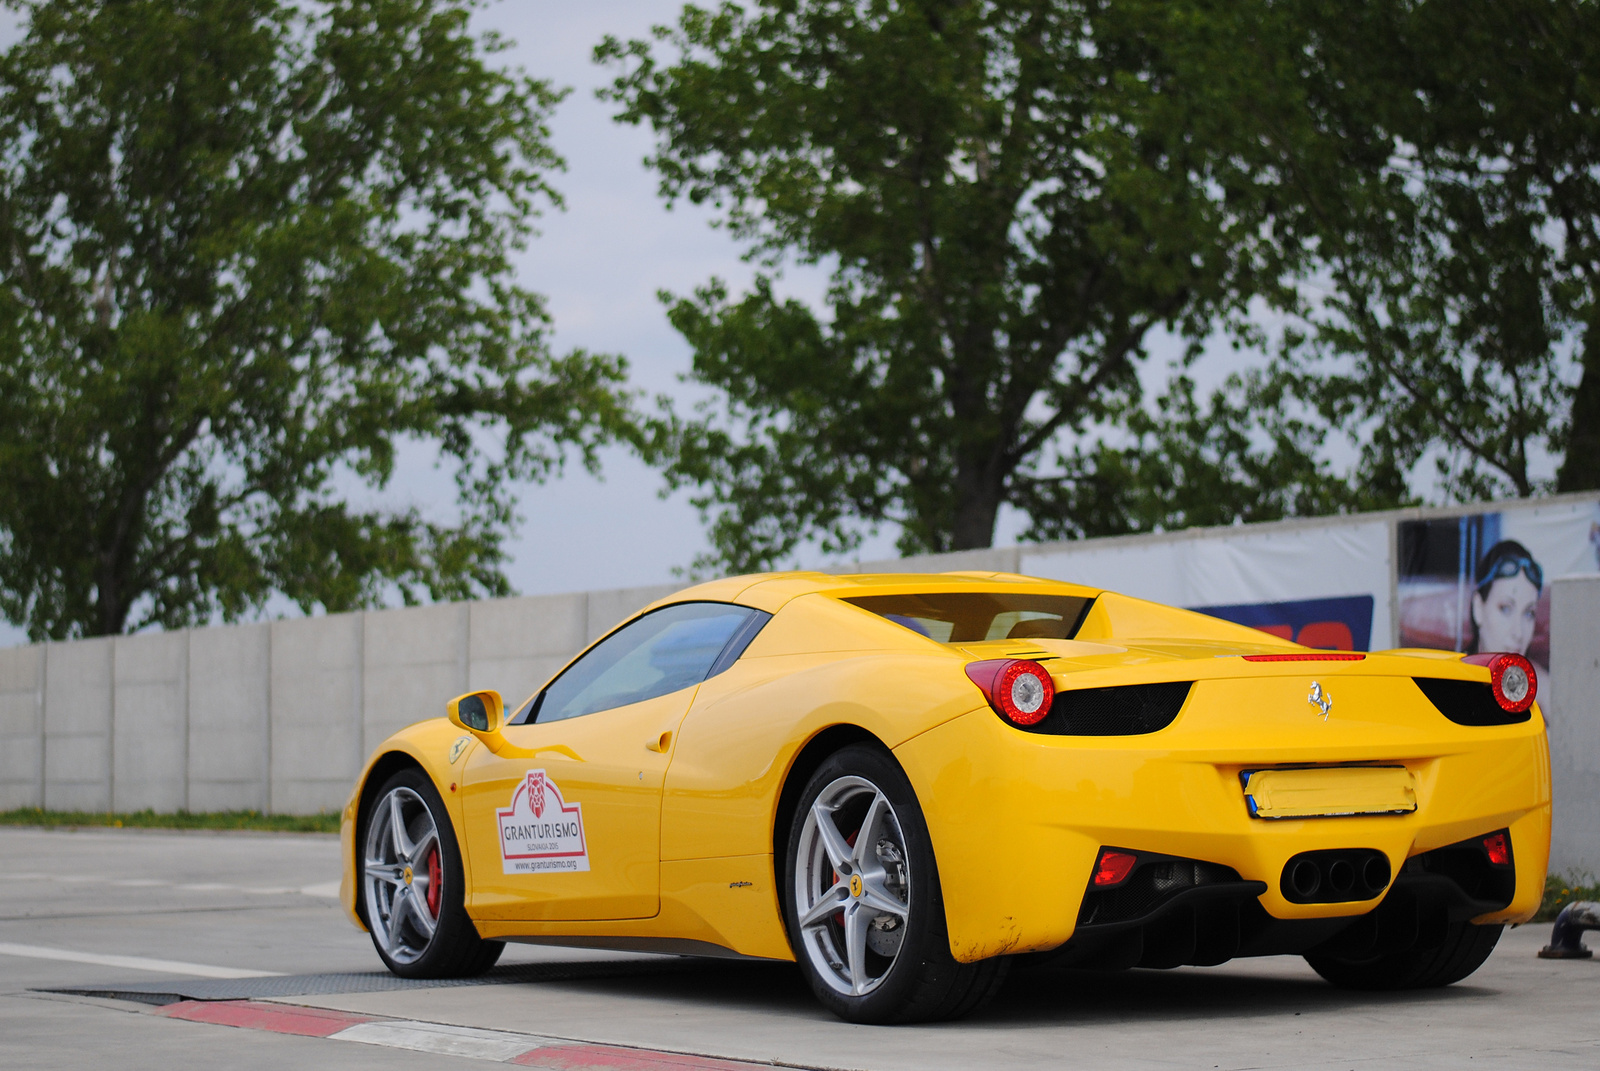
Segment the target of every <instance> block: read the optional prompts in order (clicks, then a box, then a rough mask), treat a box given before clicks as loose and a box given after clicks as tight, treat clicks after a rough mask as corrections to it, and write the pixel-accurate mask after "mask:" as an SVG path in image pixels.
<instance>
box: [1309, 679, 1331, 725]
mask: <svg viewBox="0 0 1600 1071" xmlns="http://www.w3.org/2000/svg"><path fill="white" fill-rule="evenodd" d="M1306 702H1307V703H1310V704H1311V705H1312V706H1314V707H1316V708H1317V709H1318V710H1320V711H1322V720H1323V721H1327V720H1328V715H1329V714H1330V713H1331V712H1332V711H1333V696H1331V695H1329V694H1328V693H1327V692H1325V691H1323V690H1322V683H1321V682H1320V681H1312V682H1311V694H1310V695H1308V696H1306Z"/></svg>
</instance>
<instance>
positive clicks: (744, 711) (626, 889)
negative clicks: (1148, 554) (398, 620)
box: [343, 573, 1550, 961]
mask: <svg viewBox="0 0 1600 1071" xmlns="http://www.w3.org/2000/svg"><path fill="white" fill-rule="evenodd" d="M957 591H975V592H998V591H1009V592H1017V591H1023V592H1028V593H1036V594H1054V595H1076V596H1083V597H1090V598H1093V600H1094V601H1093V603H1092V604H1091V607H1090V609H1089V612H1088V613H1087V615H1086V616H1085V618H1084V619H1083V621H1082V623H1081V625H1080V627H1079V628H1078V630H1077V633H1076V637H1075V638H1074V639H1072V640H1052V639H1005V640H993V641H985V642H979V643H964V644H957V645H952V644H943V643H937V642H935V641H934V640H932V639H930V638H928V637H926V636H924V635H922V634H920V633H918V632H915V631H913V630H911V629H910V628H906V627H903V626H901V625H899V624H896V623H895V622H893V621H891V620H889V619H887V618H884V617H881V616H878V615H877V614H874V613H871V612H869V611H867V610H865V609H861V608H859V607H857V606H853V605H850V604H849V603H846V602H843V601H841V600H842V599H844V598H857V597H863V596H873V595H887V594H897V593H906V592H915V593H924V594H926V593H938V592H957ZM691 601H718V602H734V603H738V604H740V605H744V606H749V607H753V608H756V609H759V610H762V611H763V612H765V613H768V614H772V615H773V616H772V618H771V619H770V620H769V621H768V622H767V623H766V624H765V626H764V627H763V628H762V629H761V631H760V632H759V633H758V634H757V635H756V637H755V639H754V640H753V641H752V642H751V643H750V644H749V646H748V647H747V648H746V649H745V651H744V653H743V655H742V656H741V657H740V658H739V659H738V660H737V661H735V662H734V663H733V664H732V666H731V667H729V668H728V669H726V670H725V671H723V672H721V673H718V674H717V675H715V676H712V677H711V678H710V679H708V680H705V681H704V682H703V683H701V684H699V685H697V686H695V687H691V688H685V689H682V690H681V691H678V692H674V693H670V694H669V695H667V696H663V697H660V698H658V699H654V700H648V701H646V702H643V703H639V704H635V705H634V707H633V708H621V709H618V710H611V711H603V712H600V713H597V714H590V715H586V716H583V717H579V718H574V719H570V720H567V721H558V722H553V723H549V724H542V723H540V724H532V725H519V726H508V727H506V728H505V729H504V730H503V732H502V734H501V736H500V737H499V738H498V739H499V741H500V742H499V743H498V744H496V745H494V746H491V745H490V744H488V743H484V742H480V741H478V740H476V739H474V740H473V741H472V743H471V746H470V747H468V748H466V749H465V752H464V754H462V755H459V756H458V757H457V759H456V761H455V762H453V763H452V762H450V761H449V753H450V751H451V748H452V745H454V744H455V742H456V741H457V739H458V738H459V737H461V735H462V733H461V731H460V730H459V729H458V728H456V727H455V726H453V725H452V724H450V723H449V722H448V721H446V720H445V719H442V718H441V719H438V720H436V721H430V722H425V723H422V724H419V725H416V726H411V727H409V728H407V729H405V730H402V731H401V732H399V733H397V734H396V735H395V736H394V737H392V738H391V739H390V740H389V741H387V742H385V744H384V745H383V746H382V747H380V748H379V749H378V752H377V753H375V755H374V756H373V759H372V761H371V762H370V763H369V765H368V768H367V770H365V771H363V774H362V777H361V780H360V781H359V782H358V785H357V788H356V791H355V792H354V793H353V795H352V797H351V801H350V804H349V805H348V806H347V808H346V811H345V822H344V827H343V841H344V846H345V881H344V902H345V906H346V909H347V910H348V911H350V912H351V914H352V916H353V917H356V919H357V922H358V924H359V923H360V921H361V920H360V918H359V916H358V913H357V895H356V887H355V850H356V845H355V828H356V824H357V819H358V809H359V806H360V804H361V801H362V800H363V799H364V798H367V797H368V796H370V794H371V790H372V789H375V788H376V785H375V784H372V783H370V782H371V780H372V776H371V772H372V771H373V770H374V769H376V768H378V766H379V764H388V765H384V766H383V767H382V768H383V769H389V768H391V767H392V764H393V763H394V762H396V761H413V762H415V763H416V764H417V765H419V766H421V767H422V768H423V769H424V770H425V771H426V772H427V773H428V775H429V776H430V777H431V778H432V779H433V781H434V783H435V785H436V786H438V787H439V790H440V795H441V797H442V798H443V799H445V800H446V802H447V809H448V811H449V815H450V819H451V821H452V823H453V824H454V827H455V830H456V833H457V839H458V841H459V842H460V843H461V845H462V846H463V849H464V851H463V855H464V856H465V860H464V865H465V866H467V868H468V870H467V885H468V896H467V910H468V914H469V915H470V916H471V917H472V918H473V919H474V921H475V923H476V925H477V927H478V929H479V932H480V933H481V934H482V935H483V936H484V937H486V938H500V939H510V940H534V941H550V942H556V943H571V944H588V945H595V946H601V947H608V946H614V947H640V948H660V949H664V950H670V949H674V948H679V949H682V950H699V951H707V950H711V951H714V950H718V949H720V950H724V951H726V952H730V953H734V954H739V955H746V956H759V957H765V958H772V959H791V958H793V953H792V951H791V949H790V945H789V940H788V936H787V933H786V929H785V925H784V922H783V917H782V909H781V901H782V893H781V889H780V888H779V874H780V872H781V869H782V868H781V866H778V865H777V864H776V863H775V856H774V851H775V848H779V847H781V843H782V839H783V838H784V837H785V836H786V835H787V833H788V829H787V828H780V826H782V825H783V822H782V815H781V803H782V801H783V799H784V791H785V788H786V787H788V788H790V790H791V792H792V791H793V789H794V788H795V787H796V786H794V785H791V781H792V780H793V778H794V777H795V776H796V775H795V772H794V771H795V763H796V761H797V759H798V758H799V756H800V755H801V753H802V751H803V750H804V749H805V748H806V747H807V745H808V744H810V743H812V742H813V741H816V740H818V739H819V738H822V735H821V734H824V733H830V732H839V731H845V730H847V731H849V732H851V733H855V734H859V735H861V736H863V737H865V736H870V737H872V738H874V739H876V740H877V741H879V742H880V743H881V744H882V745H883V746H884V747H886V748H888V749H890V750H891V752H892V754H893V755H894V756H895V758H896V759H897V760H898V761H899V763H900V765H901V767H902V769H903V770H904V771H905V773H906V775H907V777H908V778H909V780H910V782H911V784H912V787H913V789H914V790H915V792H916V796H917V799H918V801H919V803H920V805H921V807H922V810H923V812H924V815H925V817H926V820H927V825H928V829H929V834H930V837H931V839H932V844H933V849H934V854H935V857H936V859H937V863H938V869H939V877H940V883H941V886H942V890H943V898H944V903H945V911H946V922H947V926H948V930H949V935H950V946H951V950H952V953H953V954H954V955H955V956H956V958H957V959H959V960H962V961H972V960H976V959H981V958H985V957H988V956H994V955H1001V954H1006V953H1014V952H1025V951H1036V950H1046V949H1051V948H1056V947H1058V946H1060V945H1062V944H1063V943H1064V942H1066V941H1068V940H1069V939H1070V938H1071V937H1072V936H1073V934H1074V932H1075V928H1076V925H1077V918H1078V913H1079V906H1080V903H1081V902H1082V900H1083V897H1084V894H1085V892H1086V891H1087V889H1088V887H1089V881H1090V876H1091V871H1092V869H1093V868H1094V865H1095V862H1096V858H1097V856H1098V853H1099V852H1100V850H1101V849H1102V848H1103V847H1108V846H1112V847H1120V848H1126V849H1131V850H1135V851H1142V852H1150V853H1163V854H1167V855H1171V856H1180V857H1184V858H1191V859H1198V860H1204V861H1207V862H1210V863H1215V864H1220V865H1222V866H1226V867H1231V868H1233V869H1234V870H1236V871H1238V874H1239V875H1240V877H1241V878H1243V879H1245V880H1258V881H1261V882H1263V883H1265V884H1266V886H1267V889H1266V891H1265V892H1264V893H1262V894H1261V896H1260V898H1259V901H1260V905H1261V907H1262V908H1263V909H1264V910H1265V911H1266V912H1267V914H1268V915H1270V916H1272V917H1273V918H1276V919H1316V918H1327V917H1351V916H1357V915H1360V914H1363V913H1365V912H1368V911H1370V910H1372V908H1373V907H1374V906H1375V905H1376V904H1377V903H1378V902H1379V900H1380V899H1381V897H1374V898H1373V899H1372V900H1370V901H1367V902H1361V903H1349V902H1346V903H1335V904H1323V903H1291V902H1290V901H1289V900H1287V899H1286V898H1285V896H1284V895H1283V892H1282V890H1281V889H1280V882H1279V875H1280V873H1281V872H1282V871H1283V868H1284V865H1285V863H1286V861H1287V860H1288V859H1289V858H1290V857H1291V856H1293V855H1296V854H1297V853H1300V852H1305V851H1314V850H1318V849H1323V848H1351V847H1356V846H1360V847H1362V848H1371V849H1375V850H1377V851H1379V852H1381V853H1382V854H1383V855H1384V856H1386V857H1387V858H1388V860H1389V862H1390V865H1391V868H1392V871H1393V873H1395V874H1398V873H1399V872H1400V870H1401V868H1402V866H1403V865H1405V863H1406V861H1407V860H1408V859H1410V858H1412V857H1414V856H1416V855H1418V854H1419V853H1422V852H1427V851H1430V850H1432V849H1434V848H1438V847H1442V846H1445V845H1452V844H1456V843H1458V842H1461V841H1463V840H1465V839H1468V838H1472V837H1475V836H1480V835H1484V834H1487V833H1490V832H1492V831H1494V830H1497V829H1501V828H1505V829H1509V830H1510V833H1511V840H1512V850H1513V854H1514V857H1515V861H1516V865H1515V870H1516V886H1515V895H1514V896H1513V898H1512V900H1511V902H1510V904H1509V905H1508V906H1506V907H1505V908H1504V909H1503V910H1498V911H1496V912H1493V913H1492V914H1490V915H1484V916H1481V917H1479V918H1477V919H1476V920H1475V921H1478V922H1484V923H1488V922H1518V921H1525V920H1527V919H1528V918H1530V917H1531V916H1532V914H1533V912H1534V911H1535V910H1536V909H1537V907H1538V904H1539V899H1540V895H1541V893H1542V889H1543V882H1544V873H1545V867H1546V863H1547V859H1548V852H1549V831H1550V772H1549V756H1548V746H1547V743H1546V738H1545V728H1544V722H1543V719H1542V717H1541V715H1540V713H1539V711H1538V708H1537V706H1535V707H1534V709H1533V711H1532V715H1531V717H1530V718H1529V720H1527V721H1525V722H1522V723H1520V724H1514V725H1500V726H1488V727H1472V726H1463V725H1458V724H1455V723H1453V722H1451V721H1449V720H1447V719H1446V718H1445V717H1444V716H1443V715H1442V714H1441V713H1440V712H1439V710H1437V709H1436V708H1435V707H1434V706H1433V705H1432V703H1431V702H1430V701H1429V700H1428V699H1427V698H1426V697H1425V696H1424V695H1423V693H1422V692H1421V691H1420V689H1419V688H1418V687H1417V686H1415V685H1414V684H1413V683H1412V678H1414V677H1431V678H1454V679H1460V680H1465V681H1474V682H1486V681H1487V680H1488V671H1487V670H1486V669H1484V668H1483V667H1481V666H1476V665H1470V664H1466V663H1463V662H1462V661H1461V660H1460V656H1459V655H1457V654H1453V653H1450V652H1437V651H1395V652H1380V653H1373V654H1369V655H1366V656H1365V657H1363V658H1361V659H1360V660H1351V661H1316V662H1311V661H1278V662H1245V661H1244V660H1243V658H1242V657H1241V656H1244V655H1249V654H1276V655H1284V654H1288V655H1294V654H1295V653H1297V652H1300V653H1306V654H1309V653H1310V652H1308V651H1307V650H1306V649H1305V648H1301V647H1298V646H1297V645H1295V644H1292V643H1289V642H1287V641H1284V640H1280V639H1278V638H1276V637H1273V636H1270V635H1268V634H1266V633H1262V632H1258V631H1256V630H1254V629H1250V628H1247V627H1245V626H1241V625H1235V624H1231V623H1229V622H1225V621H1220V620H1218V619H1215V618H1210V617H1206V616H1204V615H1201V614H1196V613H1191V612H1189V611H1183V610H1176V609H1173V608H1170V607H1165V606H1160V605H1158V604H1154V603H1148V602H1144V601H1142V600H1138V599H1132V598H1128V597H1126V596H1122V595H1117V594H1115V593H1111V592H1102V591H1099V590H1098V589H1094V588H1085V587H1081V586H1077V585H1071V584H1064V583H1058V582H1054V581H1044V580H1037V579H1034V578H1029V577H1022V576H1017V575H1013V574H987V573H976V574H941V575H934V576H930V575H916V574H890V575H855V576H841V577H834V576H827V575H824V574H817V573H792V574H777V575H773V576H767V577H735V578H729V579H725V580H720V581H715V582H713V583H711V584H707V585H702V586H700V587H698V588H693V589H690V590H688V591H684V592H680V593H678V594H676V595H674V596H672V597H671V598H669V599H665V600H662V601H660V602H658V603H656V604H654V605H652V606H651V607H649V608H647V609H646V610H645V611H641V615H639V616H642V615H643V614H644V613H648V612H650V611H651V610H654V609H657V608H660V607H662V606H666V605H671V604H674V603H679V602H691ZM581 657H582V656H581V655H580V656H579V658H581ZM1016 657H1021V658H1032V659H1038V660H1040V662H1041V664H1042V665H1044V666H1046V667H1047V669H1048V672H1049V674H1050V676H1051V678H1052V680H1053V681H1054V683H1055V686H1056V689H1057V693H1058V694H1061V693H1063V692H1068V691H1072V690H1077V689H1082V688H1102V687H1111V686H1122V685H1134V684H1145V683H1160V682H1170V681H1191V682H1193V685H1192V687H1191V689H1190V691H1189V694H1188V698H1187V700H1186V701H1185V702H1184V704H1183V707H1182V709H1181V711H1180V712H1179V713H1178V715H1177V717H1176V718H1175V719H1174V720H1173V721H1172V722H1171V723H1170V724H1168V725H1167V726H1166V727H1164V728H1161V729H1159V730H1157V731H1155V732H1150V733H1145V734H1141V735H1125V736H1051V735H1042V734H1038V733H1030V732H1024V731H1022V730H1019V729H1017V728H1015V727H1013V726H1011V725H1009V724H1007V723H1006V722H1004V721H1002V720H1001V718H1000V717H999V716H998V715H997V714H996V713H995V712H994V711H993V710H992V709H991V708H990V707H989V705H988V702H987V700H986V699H985V697H984V695H983V694H982V693H981V692H980V691H979V689H978V688H977V687H976V686H975V685H974V684H973V683H972V682H971V680H969V679H968V677H967V675H966V672H965V667H966V666H967V665H968V664H969V663H971V662H974V661H980V660H986V659H998V658H1016ZM575 661H576V660H575ZM569 665H570V664H569ZM558 676H559V674H558ZM552 679H554V678H552ZM1314 682H1315V683H1316V684H1317V686H1318V689H1319V690H1320V692H1321V693H1322V694H1325V695H1328V696H1331V697H1332V709H1331V712H1329V711H1322V710H1319V708H1318V707H1317V705H1316V704H1315V703H1313V702H1308V695H1310V694H1311V691H1312V685H1313V683H1314ZM535 694H536V695H537V694H538V693H535ZM443 698H444V697H441V699H443ZM635 708H637V709H635ZM1356 765H1365V766H1384V767H1393V768H1400V767H1403V768H1404V771H1405V773H1404V775H1403V777H1404V778H1405V786H1406V787H1405V792H1407V793H1409V794H1410V796H1409V797H1407V798H1414V800H1415V810H1413V811H1411V812H1410V813H1403V814H1381V815H1359V816H1342V817H1318V818H1285V819H1278V820H1271V821H1269V820H1264V819H1263V818H1260V817H1252V816H1251V814H1250V812H1249V810H1248V808H1247V807H1246V804H1245V798H1244V790H1243V786H1244V784H1245V782H1246V781H1248V779H1249V776H1250V774H1251V772H1252V771H1255V770H1260V769H1263V768H1289V767H1313V768H1318V769H1321V768H1326V769H1329V770H1333V771H1335V772H1334V773H1332V774H1330V775H1328V778H1325V779H1324V780H1323V781H1319V782H1317V784H1318V786H1319V787H1318V791H1324V790H1325V789H1326V790H1328V791H1333V792H1334V793H1335V795H1337V792H1338V791H1339V784H1340V782H1339V780H1338V778H1339V775H1338V774H1337V772H1336V771H1337V770H1338V769H1339V768H1346V767H1350V766H1356ZM535 769H538V770H543V771H544V772H545V775H546V776H547V777H549V778H550V779H551V780H552V781H554V782H557V783H559V784H560V786H561V789H562V791H563V793H564V797H563V798H566V799H569V800H570V801H572V802H576V803H581V804H582V807H583V808H584V811H583V818H584V822H585V823H586V826H587V834H588V836H589V844H588V847H587V851H588V853H589V855H588V858H589V860H590V863H591V865H590V867H589V869H587V870H585V871H583V872H581V873H544V874H510V873H504V872H503V871H502V868H501V866H500V863H501V858H500V854H499V853H500V848H499V842H498V841H497V837H498V836H499V832H498V829H497V827H496V819H495V816H496V814H497V813H499V812H500V811H501V810H502V809H504V808H507V807H508V806H510V796H511V795H512V793H513V790H514V786H515V785H516V784H518V783H519V779H520V778H521V777H523V776H525V775H527V774H528V773H529V772H531V771H534V770H535ZM1241 775H1243V776H1242V777H1241ZM1396 776H1402V775H1396ZM1330 779H1331V780H1330ZM1368 780H1369V781H1370V780H1371V779H1370V778H1369V779H1368ZM1262 783H1267V782H1262ZM1280 783H1287V782H1283V781H1282V779H1280ZM1327 785H1332V786H1333V788H1332V789H1327ZM1352 785H1354V781H1353V780H1352ZM1351 791H1352V792H1354V793H1355V794H1356V795H1357V796H1360V795H1361V793H1362V792H1370V790H1369V789H1362V788H1359V787H1352V789H1351ZM1385 798H1388V797H1385Z"/></svg>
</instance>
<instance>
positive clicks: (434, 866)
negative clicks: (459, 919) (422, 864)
mask: <svg viewBox="0 0 1600 1071" xmlns="http://www.w3.org/2000/svg"><path fill="white" fill-rule="evenodd" d="M442 869H443V868H442V867H440V866H439V849H438V848H435V849H433V851H431V852H429V853H428V914H430V915H432V916H433V917H434V918H438V917H439V892H440V887H441V884H442V882H441V878H442V877H443V875H442V874H440V870H442Z"/></svg>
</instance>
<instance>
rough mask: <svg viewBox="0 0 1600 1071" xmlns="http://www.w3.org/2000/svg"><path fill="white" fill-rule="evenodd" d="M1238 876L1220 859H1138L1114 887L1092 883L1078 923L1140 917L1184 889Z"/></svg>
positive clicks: (1218, 882)
mask: <svg viewBox="0 0 1600 1071" xmlns="http://www.w3.org/2000/svg"><path fill="white" fill-rule="evenodd" d="M1238 880H1240V879H1239V872H1238V871H1237V870H1234V869H1233V868H1232V867H1226V866H1222V865H1221V864H1219V863H1202V862H1200V861H1198V860H1195V859H1171V858H1160V857H1157V860H1156V861H1154V862H1141V863H1140V864H1139V865H1138V867H1137V868H1135V870H1134V872H1133V876H1132V877H1130V878H1129V879H1128V880H1127V881H1125V882H1123V883H1122V884H1121V885H1118V886H1117V887H1116V888H1114V889H1104V890H1097V889H1094V888H1093V887H1091V888H1090V890H1089V892H1088V893H1087V894H1086V895H1085V896H1084V898H1083V906H1082V907H1081V908H1079V910H1078V925H1079V926H1103V925H1105V924H1107V923H1111V922H1127V921H1128V920H1129V919H1136V918H1142V917H1143V916H1145V915H1148V914H1150V912H1152V911H1154V910H1155V909H1156V908H1157V907H1159V906H1161V904H1162V903H1163V902H1164V901H1166V900H1168V899H1171V898H1172V897H1173V896H1176V895H1177V894H1178V893H1181V892H1183V891H1184V890H1185V889H1193V888H1196V887H1198V886H1201V885H1219V884H1222V883H1223V882H1236V881H1238Z"/></svg>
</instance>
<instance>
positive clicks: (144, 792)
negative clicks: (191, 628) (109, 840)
mask: <svg viewBox="0 0 1600 1071" xmlns="http://www.w3.org/2000/svg"><path fill="white" fill-rule="evenodd" d="M112 652H113V653H112V661H113V667H114V668H113V671H114V676H113V687H112V690H111V691H112V709H111V720H112V730H113V731H112V734H111V738H112V741H113V745H114V747H113V751H112V760H111V761H112V776H111V784H112V788H113V791H112V794H111V808H112V810H116V811H140V810H144V809H145V808H147V807H148V808H150V809H152V810H156V811H176V810H180V809H182V808H183V807H185V806H187V804H188V797H189V793H188V786H187V784H186V781H187V780H188V774H189V761H188V754H187V751H188V738H189V724H188V722H189V719H188V705H189V704H188V696H189V633H188V631H187V630H183V631H179V632H152V633H148V634H145V635H139V636H119V637H117V638H116V640H115V641H113V643H112Z"/></svg>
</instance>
